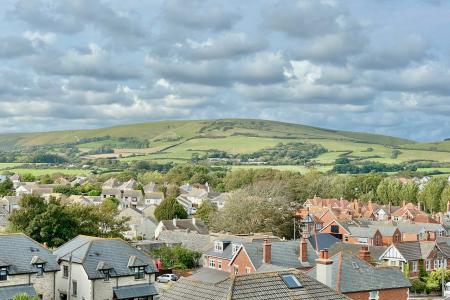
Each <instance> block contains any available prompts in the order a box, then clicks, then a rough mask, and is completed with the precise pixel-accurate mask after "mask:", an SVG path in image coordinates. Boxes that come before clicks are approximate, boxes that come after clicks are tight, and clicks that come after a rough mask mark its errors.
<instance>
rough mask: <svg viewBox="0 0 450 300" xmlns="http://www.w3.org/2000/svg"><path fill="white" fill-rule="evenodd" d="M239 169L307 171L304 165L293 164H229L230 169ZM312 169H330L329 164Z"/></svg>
mask: <svg viewBox="0 0 450 300" xmlns="http://www.w3.org/2000/svg"><path fill="white" fill-rule="evenodd" d="M239 169H275V170H280V171H291V172H299V173H302V174H304V173H306V172H308V171H309V170H311V169H309V168H307V167H305V166H294V165H286V166H270V165H262V166H256V165H255V166H253V165H239V166H231V170H232V171H233V170H239ZM314 169H316V170H318V171H320V172H326V171H329V170H331V167H330V166H317V167H315V168H314Z"/></svg>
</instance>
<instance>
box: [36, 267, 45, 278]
mask: <svg viewBox="0 0 450 300" xmlns="http://www.w3.org/2000/svg"><path fill="white" fill-rule="evenodd" d="M36 269H37V276H42V275H44V264H36Z"/></svg>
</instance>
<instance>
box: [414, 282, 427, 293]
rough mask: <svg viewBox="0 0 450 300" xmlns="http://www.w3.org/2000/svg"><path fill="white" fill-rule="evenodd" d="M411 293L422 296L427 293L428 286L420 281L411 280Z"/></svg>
mask: <svg viewBox="0 0 450 300" xmlns="http://www.w3.org/2000/svg"><path fill="white" fill-rule="evenodd" d="M411 284H412V286H411V292H413V293H417V294H421V293H423V292H425V290H426V288H427V284H426V283H425V282H423V281H421V280H420V279H413V280H411Z"/></svg>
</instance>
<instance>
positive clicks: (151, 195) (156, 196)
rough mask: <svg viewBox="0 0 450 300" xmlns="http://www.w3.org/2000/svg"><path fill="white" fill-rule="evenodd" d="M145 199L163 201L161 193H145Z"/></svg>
mask: <svg viewBox="0 0 450 300" xmlns="http://www.w3.org/2000/svg"><path fill="white" fill-rule="evenodd" d="M145 198H146V199H164V193H163V192H147V191H146V192H145Z"/></svg>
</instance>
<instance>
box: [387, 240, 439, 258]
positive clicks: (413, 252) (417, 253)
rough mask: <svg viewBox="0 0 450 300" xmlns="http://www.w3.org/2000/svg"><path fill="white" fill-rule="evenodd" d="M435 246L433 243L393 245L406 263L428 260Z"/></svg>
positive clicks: (421, 242)
mask: <svg viewBox="0 0 450 300" xmlns="http://www.w3.org/2000/svg"><path fill="white" fill-rule="evenodd" d="M435 246H436V242H434V241H432V242H429V241H420V242H404V243H399V244H395V245H394V247H395V248H396V249H397V250H398V251H399V252H400V253H401V254H402V256H403V257H404V258H405V259H406V260H407V261H412V260H419V259H426V258H428V256H429V255H430V252H431V251H432V250H433V249H434V247H435Z"/></svg>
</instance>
